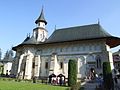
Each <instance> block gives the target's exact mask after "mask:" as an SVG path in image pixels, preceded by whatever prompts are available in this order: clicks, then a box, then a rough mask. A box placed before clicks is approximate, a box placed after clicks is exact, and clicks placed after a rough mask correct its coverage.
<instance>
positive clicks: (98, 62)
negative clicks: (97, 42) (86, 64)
mask: <svg viewBox="0 0 120 90" xmlns="http://www.w3.org/2000/svg"><path fill="white" fill-rule="evenodd" d="M96 66H97V68H101V57H100V56H99V55H98V56H96Z"/></svg>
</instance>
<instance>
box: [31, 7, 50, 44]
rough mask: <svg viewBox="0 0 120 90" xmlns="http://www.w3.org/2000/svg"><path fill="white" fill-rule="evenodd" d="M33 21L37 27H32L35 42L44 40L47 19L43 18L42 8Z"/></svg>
mask: <svg viewBox="0 0 120 90" xmlns="http://www.w3.org/2000/svg"><path fill="white" fill-rule="evenodd" d="M35 23H36V24H37V27H36V28H35V29H33V37H34V38H35V39H36V40H37V42H44V41H45V40H46V39H47V34H48V31H47V30H46V29H45V26H46V25H47V21H46V20H45V18H44V12H43V8H42V11H41V14H40V16H39V17H38V19H37V20H36V21H35Z"/></svg>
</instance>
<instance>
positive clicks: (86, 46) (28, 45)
mask: <svg viewBox="0 0 120 90" xmlns="http://www.w3.org/2000/svg"><path fill="white" fill-rule="evenodd" d="M35 23H36V24H37V27H36V28H34V29H33V34H32V36H27V38H26V39H25V40H24V41H23V42H22V43H21V44H19V45H17V46H15V47H13V48H12V49H13V50H14V51H16V56H15V60H14V62H13V66H12V70H11V74H14V75H16V76H17V77H18V78H21V79H32V77H34V76H35V77H38V78H47V77H49V75H51V74H55V75H56V76H57V75H59V74H63V75H64V76H65V77H66V78H68V62H69V60H70V59H73V60H76V61H77V71H78V72H77V77H78V78H84V77H86V76H88V75H89V72H90V70H91V69H94V70H95V72H96V73H98V74H100V73H102V63H103V62H105V61H109V62H111V66H112V68H113V59H112V52H111V50H110V49H111V48H113V47H116V46H118V45H120V38H119V37H115V36H112V35H111V34H109V33H107V32H106V31H105V30H104V29H103V28H102V26H101V25H100V24H99V23H97V24H90V25H83V26H75V27H67V28H61V29H56V30H55V31H54V32H53V33H52V34H51V36H50V37H48V30H46V27H45V26H46V25H47V21H46V20H45V18H44V13H43V9H42V11H41V14H40V16H39V17H38V19H37V20H36V21H35Z"/></svg>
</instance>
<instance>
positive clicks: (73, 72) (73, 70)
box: [68, 60, 77, 86]
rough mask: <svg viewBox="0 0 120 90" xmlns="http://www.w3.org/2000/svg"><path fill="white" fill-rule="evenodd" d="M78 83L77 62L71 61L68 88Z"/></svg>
mask: <svg viewBox="0 0 120 90" xmlns="http://www.w3.org/2000/svg"><path fill="white" fill-rule="evenodd" d="M76 82H77V62H76V61H75V60H69V63H68V86H72V85H75V84H76Z"/></svg>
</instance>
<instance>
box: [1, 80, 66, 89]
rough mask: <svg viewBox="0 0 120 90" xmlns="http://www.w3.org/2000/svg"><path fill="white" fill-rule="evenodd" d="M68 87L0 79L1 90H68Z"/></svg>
mask: <svg viewBox="0 0 120 90" xmlns="http://www.w3.org/2000/svg"><path fill="white" fill-rule="evenodd" d="M66 89H67V87H61V86H52V85H46V84H39V83H30V82H15V81H3V80H0V90H66Z"/></svg>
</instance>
